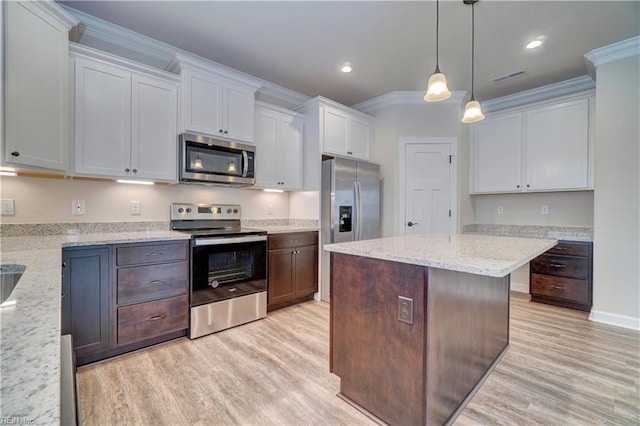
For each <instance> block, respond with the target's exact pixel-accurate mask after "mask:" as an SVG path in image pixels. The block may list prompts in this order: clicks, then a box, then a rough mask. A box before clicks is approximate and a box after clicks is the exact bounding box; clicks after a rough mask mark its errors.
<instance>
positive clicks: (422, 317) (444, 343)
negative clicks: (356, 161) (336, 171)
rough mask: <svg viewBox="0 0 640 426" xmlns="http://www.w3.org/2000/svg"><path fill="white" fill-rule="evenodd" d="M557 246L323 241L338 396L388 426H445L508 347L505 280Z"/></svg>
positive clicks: (466, 239)
mask: <svg viewBox="0 0 640 426" xmlns="http://www.w3.org/2000/svg"><path fill="white" fill-rule="evenodd" d="M556 243H557V241H556V240H549V239H544V240H541V239H529V238H509V237H495V236H485V235H453V236H448V235H415V236H407V237H393V238H382V239H375V240H366V241H355V242H349V243H339V244H329V245H325V246H324V249H325V250H327V251H330V252H332V253H331V354H330V356H331V358H330V369H331V371H332V372H333V373H334V374H336V375H337V376H339V377H340V379H341V380H340V394H339V396H340V397H342V398H343V399H345V400H346V401H348V402H349V403H351V404H353V405H354V406H355V407H357V408H358V409H361V410H362V411H364V412H365V413H367V414H369V415H371V416H373V417H374V418H376V419H378V420H381V421H383V422H385V423H389V424H403V425H413V424H422V425H424V424H429V425H437V424H448V423H451V422H452V421H453V420H454V419H455V417H456V416H457V415H458V413H459V412H460V411H461V410H462V408H464V406H465V405H466V403H467V402H468V401H469V399H471V397H472V396H473V395H474V394H475V392H476V391H477V389H478V388H479V387H480V385H481V384H482V382H483V381H484V379H485V378H486V377H487V376H488V375H489V374H490V372H491V371H492V369H493V367H494V366H495V364H497V362H498V361H499V360H500V358H501V357H502V355H503V354H504V353H505V351H506V350H507V349H508V346H509V274H510V273H511V272H512V271H514V270H515V269H517V268H519V267H520V266H522V265H523V264H525V263H526V262H528V261H529V260H531V259H533V258H534V257H536V256H538V255H539V254H541V253H543V252H545V251H546V250H548V249H549V248H551V247H553V246H554V245H555V244H556Z"/></svg>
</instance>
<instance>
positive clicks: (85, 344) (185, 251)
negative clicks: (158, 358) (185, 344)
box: [62, 241, 189, 365]
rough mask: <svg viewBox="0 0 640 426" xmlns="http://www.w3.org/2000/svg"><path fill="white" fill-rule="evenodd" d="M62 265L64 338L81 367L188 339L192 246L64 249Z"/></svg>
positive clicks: (166, 243) (161, 244) (180, 243)
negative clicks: (69, 341)
mask: <svg viewBox="0 0 640 426" xmlns="http://www.w3.org/2000/svg"><path fill="white" fill-rule="evenodd" d="M63 262H64V263H63V298H62V333H63V334H66V333H70V334H71V335H72V336H73V340H74V345H75V352H76V359H77V364H78V365H83V364H87V363H90V362H94V361H98V360H101V359H105V358H109V357H112V356H115V355H120V354H123V353H126V352H129V351H132V350H136V349H140V348H143V347H146V346H150V345H153V344H156V343H160V342H163V341H166V340H170V339H174V338H176V337H180V336H184V335H186V330H187V329H188V327H189V300H188V299H189V296H188V288H189V246H188V242H186V241H161V242H152V243H132V244H121V245H109V246H95V247H78V248H66V249H64V250H63Z"/></svg>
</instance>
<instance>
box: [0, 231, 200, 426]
mask: <svg viewBox="0 0 640 426" xmlns="http://www.w3.org/2000/svg"><path fill="white" fill-rule="evenodd" d="M189 238H190V236H189V235H188V234H184V233H180V232H172V231H148V232H122V233H117V232H113V233H104V234H81V235H69V236H66V235H57V236H32V237H2V239H1V241H0V244H1V247H0V263H2V264H7V263H18V264H21V265H25V266H26V270H25V272H24V274H23V275H22V277H21V278H20V281H19V282H18V285H17V286H16V288H15V289H14V290H13V292H12V293H11V296H10V297H9V298H8V299H7V301H5V303H3V304H2V305H0V348H1V349H0V350H1V352H0V418H2V419H6V418H10V419H11V421H13V424H38V425H41V424H43V425H45V424H46V425H49V424H59V423H60V319H61V308H60V293H61V263H62V250H61V249H62V248H63V247H74V246H87V245H101V244H122V243H130V242H149V241H166V240H186V239H189ZM18 422H21V423H18Z"/></svg>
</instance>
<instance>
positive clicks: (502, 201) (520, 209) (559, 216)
mask: <svg viewBox="0 0 640 426" xmlns="http://www.w3.org/2000/svg"><path fill="white" fill-rule="evenodd" d="M471 198H472V199H473V210H474V212H475V223H483V224H490V225H492V224H502V225H547V226H586V227H592V226H593V191H578V192H545V193H536V194H492V195H474V196H472V197H471ZM543 205H546V206H549V214H548V215H543V214H541V208H542V206H543ZM498 206H502V207H503V213H502V214H498ZM469 223H471V222H469Z"/></svg>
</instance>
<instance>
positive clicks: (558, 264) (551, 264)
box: [549, 263, 567, 268]
mask: <svg viewBox="0 0 640 426" xmlns="http://www.w3.org/2000/svg"><path fill="white" fill-rule="evenodd" d="M549 266H550V267H552V268H566V267H567V265H563V264H562V263H550V264H549Z"/></svg>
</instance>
